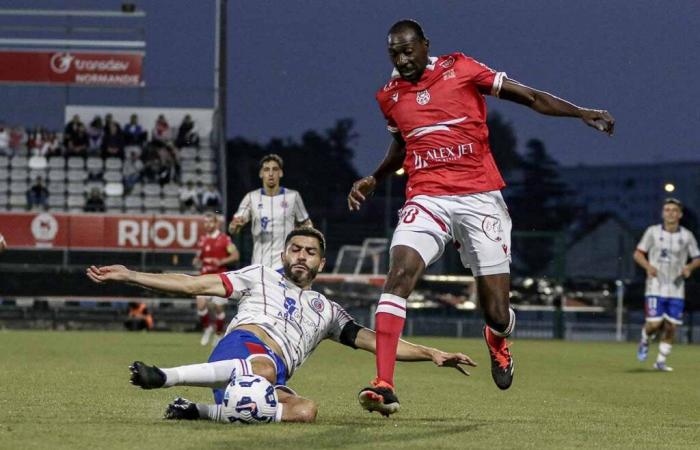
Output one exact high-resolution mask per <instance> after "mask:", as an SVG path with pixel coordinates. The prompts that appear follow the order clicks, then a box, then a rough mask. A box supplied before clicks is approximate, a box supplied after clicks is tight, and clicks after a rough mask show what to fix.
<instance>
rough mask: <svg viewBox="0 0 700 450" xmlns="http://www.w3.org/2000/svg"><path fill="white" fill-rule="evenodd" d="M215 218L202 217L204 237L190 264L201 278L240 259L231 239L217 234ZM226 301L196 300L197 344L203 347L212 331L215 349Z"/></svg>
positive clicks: (211, 215)
mask: <svg viewBox="0 0 700 450" xmlns="http://www.w3.org/2000/svg"><path fill="white" fill-rule="evenodd" d="M219 227H220V222H219V217H218V216H217V215H216V214H215V213H213V212H208V213H206V214H204V234H203V235H202V236H200V238H199V241H198V242H197V249H198V252H197V256H195V257H194V259H193V260H192V264H193V265H194V266H195V267H198V268H199V272H200V273H201V274H202V275H204V274H208V273H222V272H226V270H228V269H227V267H226V266H228V265H230V264H233V263H235V262H237V261H238V260H239V259H240V256H239V254H238V249H237V248H236V246H235V245H233V242H231V238H230V237H229V236H228V235H226V234H225V233H222V232H221V230H219ZM209 303H211V304H213V305H214V313H215V314H216V320H215V322H214V327H212V326H211V324H210V320H209ZM225 307H226V299H225V298H221V297H217V296H215V295H212V296H202V295H199V296H197V315H198V316H199V323H200V324H201V325H202V330H203V332H202V339H201V340H200V344H202V345H207V343H209V339H211V335H212V334H213V333H214V331H216V337H215V339H214V341H213V344H214V345H216V343H217V342H218V340H219V338H220V337H221V336H222V335H223V334H224V326H225V324H226V322H225V319H226V309H225Z"/></svg>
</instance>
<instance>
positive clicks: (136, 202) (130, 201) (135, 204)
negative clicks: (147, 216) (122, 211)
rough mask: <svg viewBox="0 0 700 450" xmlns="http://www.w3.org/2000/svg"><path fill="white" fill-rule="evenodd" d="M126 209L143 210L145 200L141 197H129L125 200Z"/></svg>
mask: <svg viewBox="0 0 700 450" xmlns="http://www.w3.org/2000/svg"><path fill="white" fill-rule="evenodd" d="M124 207H125V208H131V209H134V208H139V209H141V208H143V199H142V198H141V197H136V196H134V195H129V196H127V197H125V198H124Z"/></svg>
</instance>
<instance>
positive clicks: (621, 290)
mask: <svg viewBox="0 0 700 450" xmlns="http://www.w3.org/2000/svg"><path fill="white" fill-rule="evenodd" d="M615 286H616V287H617V306H616V311H615V317H616V319H615V340H616V341H617V342H621V341H622V312H623V306H624V305H623V300H624V298H625V283H623V282H622V280H615Z"/></svg>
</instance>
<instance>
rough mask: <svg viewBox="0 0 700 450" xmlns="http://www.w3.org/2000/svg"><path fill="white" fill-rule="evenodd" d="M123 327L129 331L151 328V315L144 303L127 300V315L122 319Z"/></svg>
mask: <svg viewBox="0 0 700 450" xmlns="http://www.w3.org/2000/svg"><path fill="white" fill-rule="evenodd" d="M124 327H125V328H126V329H127V330H129V331H141V330H152V329H153V315H152V314H151V313H150V311H148V308H147V307H146V304H145V303H138V302H129V316H128V317H127V319H126V321H124Z"/></svg>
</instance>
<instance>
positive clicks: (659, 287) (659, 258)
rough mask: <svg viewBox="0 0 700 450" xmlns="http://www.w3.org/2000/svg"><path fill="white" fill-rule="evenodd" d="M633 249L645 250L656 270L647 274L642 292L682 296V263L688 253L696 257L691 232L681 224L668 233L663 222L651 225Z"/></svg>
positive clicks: (684, 262)
mask: <svg viewBox="0 0 700 450" xmlns="http://www.w3.org/2000/svg"><path fill="white" fill-rule="evenodd" d="M637 250H640V251H642V252H644V253H646V254H647V259H648V260H649V263H650V264H651V265H652V266H654V267H656V269H657V271H658V273H657V275H656V276H655V277H647V285H646V291H645V295H654V296H658V297H670V298H685V278H684V277H683V274H682V273H681V272H682V270H683V266H685V264H686V263H687V261H688V258H689V257H690V258H700V251H698V243H697V241H696V240H695V236H693V233H691V232H690V231H688V230H687V229H686V228H683V227H679V228H678V231H676V232H675V233H671V232H669V231H666V230H664V226H663V225H652V226H650V227H649V228H647V230H646V231H645V232H644V236H642V240H641V241H639V244H637Z"/></svg>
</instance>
